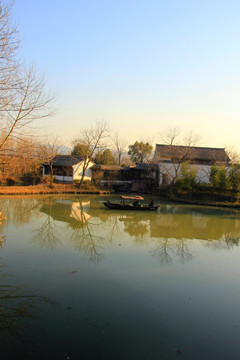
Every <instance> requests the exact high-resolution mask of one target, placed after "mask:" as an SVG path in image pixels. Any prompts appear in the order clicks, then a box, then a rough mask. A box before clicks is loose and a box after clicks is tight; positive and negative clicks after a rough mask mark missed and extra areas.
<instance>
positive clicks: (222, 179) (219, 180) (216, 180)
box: [210, 164, 229, 193]
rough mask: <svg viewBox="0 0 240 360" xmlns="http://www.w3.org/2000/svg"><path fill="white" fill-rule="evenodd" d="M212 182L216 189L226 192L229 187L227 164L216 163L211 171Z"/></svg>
mask: <svg viewBox="0 0 240 360" xmlns="http://www.w3.org/2000/svg"><path fill="white" fill-rule="evenodd" d="M210 183H211V185H212V187H213V189H214V190H215V191H219V192H222V193H223V192H225V191H226V190H227V189H228V183H229V182H228V174H227V170H226V168H225V166H221V167H218V166H217V165H216V164H214V165H213V166H212V167H211V171H210Z"/></svg>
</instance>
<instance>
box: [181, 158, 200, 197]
mask: <svg viewBox="0 0 240 360" xmlns="http://www.w3.org/2000/svg"><path fill="white" fill-rule="evenodd" d="M196 175H197V166H190V165H189V164H188V163H187V162H184V163H182V164H181V172H180V176H179V177H178V179H177V181H176V188H177V189H178V190H187V191H190V190H192V188H193V186H194V185H195V184H196Z"/></svg>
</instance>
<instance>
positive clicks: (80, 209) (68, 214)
mask: <svg viewBox="0 0 240 360" xmlns="http://www.w3.org/2000/svg"><path fill="white" fill-rule="evenodd" d="M89 209H90V201H83V202H82V201H80V200H79V201H74V202H73V201H72V200H70V199H51V200H50V201H49V202H47V203H45V204H44V205H43V206H42V208H41V210H40V211H41V212H43V213H45V214H47V215H50V216H51V217H52V218H53V220H56V221H62V222H65V223H69V224H70V226H72V227H78V226H82V225H84V224H86V223H87V221H88V220H89V219H90V218H91V216H90V215H89V214H88V213H87V212H88V211H89Z"/></svg>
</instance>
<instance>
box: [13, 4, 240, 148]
mask: <svg viewBox="0 0 240 360" xmlns="http://www.w3.org/2000/svg"><path fill="white" fill-rule="evenodd" d="M14 14H15V17H16V20H17V22H18V24H19V32H20V36H21V39H22V48H21V54H22V56H23V57H24V58H25V59H26V60H27V61H31V60H34V61H35V62H36V64H37V67H38V68H39V69H40V70H41V71H46V73H47V80H48V86H49V87H50V88H52V89H55V88H57V89H59V92H60V100H59V105H60V106H59V110H58V113H57V114H56V115H55V116H54V118H52V119H48V121H50V122H51V130H52V131H55V132H56V133H57V134H58V135H59V136H60V137H61V138H62V139H63V140H64V142H65V143H66V144H69V143H70V142H71V140H72V139H74V138H76V137H77V136H78V135H80V133H81V128H83V127H85V126H88V125H89V124H93V123H94V122H95V121H96V120H99V119H105V120H107V121H108V122H109V124H110V126H111V128H112V130H114V131H115V130H119V133H120V135H121V136H122V137H124V138H126V139H127V140H128V142H129V143H133V142H134V141H135V140H139V139H140V138H141V139H143V140H150V141H152V142H153V143H158V142H161V140H160V135H159V133H160V132H162V131H164V130H165V129H166V128H168V127H172V126H177V127H179V128H181V129H182V132H183V133H186V132H187V131H189V130H192V131H193V132H194V133H197V134H199V135H200V136H201V141H200V143H199V145H201V146H216V147H224V146H226V145H233V146H235V148H236V149H237V150H238V151H240V141H239V135H240V21H239V19H240V2H239V1H232V0H229V1H221V0H217V1H215V0H206V1H205V0H199V1H196V0H188V1H184V0H182V1H180V0H174V1H171V0H169V1H166V0H165V1H161V0H148V1H141V0H137V1H136V0H121V1H114V0H101V1H100V0H95V1H92V0H84V1H83V0H71V1H67V0H58V1H57V0H50V1H47V0H15V5H14Z"/></svg>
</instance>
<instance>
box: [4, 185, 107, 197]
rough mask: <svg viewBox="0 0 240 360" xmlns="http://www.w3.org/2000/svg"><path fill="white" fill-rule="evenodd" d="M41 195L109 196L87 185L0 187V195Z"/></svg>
mask: <svg viewBox="0 0 240 360" xmlns="http://www.w3.org/2000/svg"><path fill="white" fill-rule="evenodd" d="M41 194H110V191H108V190H100V189H97V188H96V187H95V186H91V185H87V186H83V187H81V188H80V189H79V188H77V187H76V186H74V185H68V184H53V187H52V188H50V187H49V185H47V184H41V185H31V186H0V195H41Z"/></svg>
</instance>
